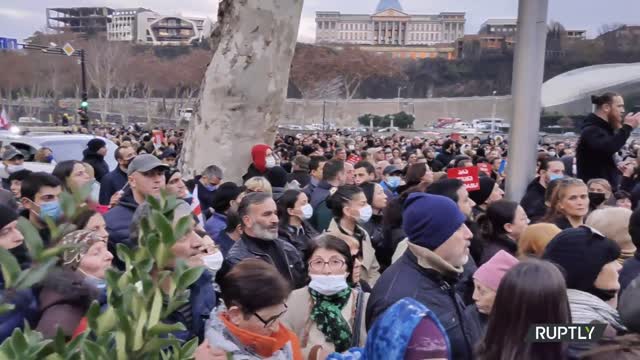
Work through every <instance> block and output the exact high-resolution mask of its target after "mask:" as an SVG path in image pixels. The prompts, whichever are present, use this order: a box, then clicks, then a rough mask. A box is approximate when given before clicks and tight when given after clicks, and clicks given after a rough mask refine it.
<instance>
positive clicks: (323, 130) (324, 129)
mask: <svg viewBox="0 0 640 360" xmlns="http://www.w3.org/2000/svg"><path fill="white" fill-rule="evenodd" d="M326 111H327V101H326V100H322V132H323V133H324V132H325V131H326V130H327V127H326V125H325V115H326Z"/></svg>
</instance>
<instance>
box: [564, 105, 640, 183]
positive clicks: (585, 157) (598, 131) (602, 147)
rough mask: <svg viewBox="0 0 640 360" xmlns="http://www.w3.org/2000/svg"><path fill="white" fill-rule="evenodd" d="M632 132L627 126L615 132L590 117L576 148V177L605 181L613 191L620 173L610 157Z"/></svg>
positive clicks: (586, 120)
mask: <svg viewBox="0 0 640 360" xmlns="http://www.w3.org/2000/svg"><path fill="white" fill-rule="evenodd" d="M632 131H633V128H632V127H631V126H629V125H622V128H620V129H619V130H617V131H615V130H614V129H613V128H612V127H611V125H610V124H609V123H608V122H606V121H604V120H602V119H601V118H599V117H598V116H597V115H595V114H593V113H592V114H590V115H589V116H588V117H587V118H586V119H585V120H584V124H583V125H582V133H581V134H580V140H578V147H577V149H576V158H577V166H578V178H580V179H582V180H583V181H584V182H587V181H589V180H591V179H597V178H601V179H605V180H607V181H609V183H610V184H611V187H612V188H614V189H617V188H618V185H619V183H620V171H619V170H618V168H617V166H616V163H615V160H614V155H615V154H616V153H617V152H618V151H620V149H621V148H622V147H623V146H624V144H625V143H626V142H627V139H629V136H630V135H631V132H632Z"/></svg>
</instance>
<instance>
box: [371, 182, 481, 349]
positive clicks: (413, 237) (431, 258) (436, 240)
mask: <svg viewBox="0 0 640 360" xmlns="http://www.w3.org/2000/svg"><path fill="white" fill-rule="evenodd" d="M465 220H466V217H465V216H464V214H463V213H462V212H461V211H460V210H459V209H458V207H457V206H456V204H455V203H454V202H453V201H452V200H450V199H448V198H445V197H443V196H437V195H428V194H420V193H414V194H411V195H409V197H408V198H407V200H406V201H405V204H404V212H403V222H402V224H403V228H404V231H405V233H406V234H407V237H408V238H409V242H410V244H409V251H406V252H405V253H404V254H403V255H402V257H401V258H400V259H399V260H398V261H397V262H395V263H393V264H392V265H391V266H390V267H389V268H388V269H387V270H386V271H385V272H384V273H383V274H382V276H381V277H380V279H379V280H378V282H377V283H376V285H375V287H374V288H373V291H372V293H371V296H370V298H369V303H368V305H367V327H368V328H370V327H371V326H372V325H373V324H374V323H375V321H376V319H377V318H378V317H380V316H381V315H382V314H383V312H384V311H385V310H387V309H388V308H389V307H391V305H393V304H394V303H395V302H396V301H398V300H400V299H402V298H404V297H407V296H409V297H414V298H415V299H416V300H417V301H419V302H421V303H423V304H424V305H425V306H427V307H428V308H429V309H431V310H432V311H433V312H434V313H435V315H436V316H437V317H438V318H439V319H441V321H442V325H443V326H444V328H445V329H447V335H448V337H449V340H450V342H451V349H452V351H453V356H452V358H455V359H471V358H472V351H473V350H472V347H473V345H474V344H475V341H476V340H477V334H472V333H471V325H470V324H469V321H470V320H469V319H468V318H467V317H466V316H465V315H464V314H463V312H464V305H463V303H462V299H461V298H460V296H459V295H458V294H457V293H456V292H455V291H454V288H453V286H454V285H455V282H456V281H457V279H458V277H459V275H460V274H461V273H462V271H463V266H464V264H465V263H466V262H467V261H468V259H469V250H468V247H469V241H470V240H471V237H472V234H471V232H470V231H469V229H468V228H467V226H466V225H465V224H464V222H465ZM427 269H428V270H427Z"/></svg>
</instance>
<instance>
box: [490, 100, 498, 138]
mask: <svg viewBox="0 0 640 360" xmlns="http://www.w3.org/2000/svg"><path fill="white" fill-rule="evenodd" d="M496 101H498V98H496V91H495V90H493V106H492V107H491V137H493V135H494V133H495V125H496V120H495V119H496Z"/></svg>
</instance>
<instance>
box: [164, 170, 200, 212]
mask: <svg viewBox="0 0 640 360" xmlns="http://www.w3.org/2000/svg"><path fill="white" fill-rule="evenodd" d="M164 180H165V184H166V185H165V188H166V189H167V193H168V194H169V195H173V196H175V197H177V198H178V199H181V200H184V201H186V202H187V203H188V204H189V205H191V203H192V202H193V197H192V195H191V193H190V192H189V189H187V185H186V184H185V182H184V181H183V180H182V173H180V171H178V170H176V169H169V170H167V171H165V173H164Z"/></svg>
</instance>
